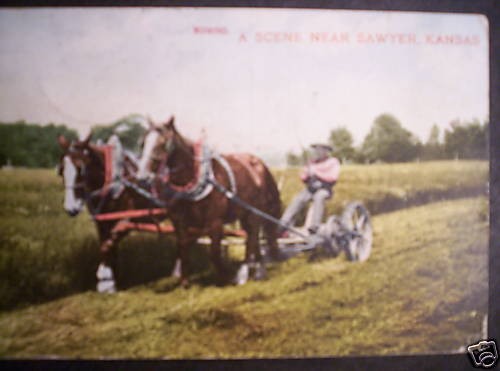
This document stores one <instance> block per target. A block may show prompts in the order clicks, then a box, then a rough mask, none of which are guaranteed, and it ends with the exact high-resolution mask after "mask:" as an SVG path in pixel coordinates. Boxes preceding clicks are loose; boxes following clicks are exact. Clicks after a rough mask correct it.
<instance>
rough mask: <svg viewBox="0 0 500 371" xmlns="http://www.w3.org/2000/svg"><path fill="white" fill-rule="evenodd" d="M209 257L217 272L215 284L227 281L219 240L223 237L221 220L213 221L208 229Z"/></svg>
mask: <svg viewBox="0 0 500 371" xmlns="http://www.w3.org/2000/svg"><path fill="white" fill-rule="evenodd" d="M209 236H210V240H211V244H210V259H211V260H212V264H213V266H214V268H215V271H216V274H217V279H216V281H217V285H223V284H225V283H226V281H227V275H228V271H227V268H226V266H225V265H224V261H223V259H222V250H221V242H222V238H223V237H224V226H223V224H222V222H220V221H219V222H214V224H213V226H212V228H211V230H210V234H209Z"/></svg>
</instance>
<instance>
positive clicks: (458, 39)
mask: <svg viewBox="0 0 500 371" xmlns="http://www.w3.org/2000/svg"><path fill="white" fill-rule="evenodd" d="M425 42H426V43H427V44H432V45H478V44H479V36H477V35H426V36H425Z"/></svg>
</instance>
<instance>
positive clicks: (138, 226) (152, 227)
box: [112, 222, 174, 233]
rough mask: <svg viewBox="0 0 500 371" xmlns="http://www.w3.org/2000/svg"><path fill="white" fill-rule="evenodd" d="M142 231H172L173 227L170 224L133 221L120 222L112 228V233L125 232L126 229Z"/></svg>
mask: <svg viewBox="0 0 500 371" xmlns="http://www.w3.org/2000/svg"><path fill="white" fill-rule="evenodd" d="M131 229H132V230H135V231H143V232H159V233H173V232H174V227H173V226H171V225H156V224H149V223H133V222H120V223H119V224H117V225H116V227H115V228H113V231H112V232H113V233H117V232H125V231H128V230H131Z"/></svg>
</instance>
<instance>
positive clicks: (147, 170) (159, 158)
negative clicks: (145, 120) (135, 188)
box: [137, 116, 193, 180]
mask: <svg viewBox="0 0 500 371" xmlns="http://www.w3.org/2000/svg"><path fill="white" fill-rule="evenodd" d="M174 121H175V118H174V116H172V117H171V118H170V119H169V120H168V121H166V122H165V123H163V124H160V125H155V124H153V123H152V122H151V121H149V129H148V131H147V132H146V134H145V136H144V140H143V144H142V155H141V158H140V160H139V165H138V171H137V178H138V179H139V180H150V179H152V178H153V177H154V176H155V175H157V174H158V172H159V171H160V167H161V166H167V165H168V163H172V161H173V158H172V157H174V156H177V157H178V154H179V152H180V153H182V154H183V155H185V156H186V157H187V159H188V160H192V158H190V157H192V156H193V153H192V149H191V146H192V143H191V141H189V140H187V139H185V138H184V137H182V136H181V135H180V134H179V133H178V132H177V129H176V128H175V125H174ZM190 163H191V161H185V162H184V164H183V166H189V164H190ZM185 170H186V169H185Z"/></svg>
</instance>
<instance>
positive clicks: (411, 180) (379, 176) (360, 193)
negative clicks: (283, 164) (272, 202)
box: [274, 161, 488, 214]
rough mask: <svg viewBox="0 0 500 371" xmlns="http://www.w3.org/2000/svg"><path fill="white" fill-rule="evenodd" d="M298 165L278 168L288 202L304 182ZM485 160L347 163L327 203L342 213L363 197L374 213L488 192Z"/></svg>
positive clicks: (285, 199) (277, 176) (335, 211)
mask: <svg viewBox="0 0 500 371" xmlns="http://www.w3.org/2000/svg"><path fill="white" fill-rule="evenodd" d="M299 170H300V169H298V168H295V169H287V170H275V171H274V174H275V177H276V180H277V181H278V183H279V184H281V198H282V201H283V202H284V204H285V205H286V204H288V203H289V202H290V201H291V199H292V197H293V196H294V195H295V194H296V193H297V192H299V191H300V190H301V189H302V187H303V185H302V184H301V182H300V180H299V177H298V174H299ZM487 181H488V163H487V162H485V161H433V162H422V163H404V164H374V165H345V166H342V167H341V172H340V178H339V181H338V182H337V185H336V186H335V196H334V198H333V199H332V200H331V201H330V202H329V203H328V210H329V213H339V212H340V211H341V210H342V209H343V207H344V206H345V205H346V204H347V203H348V202H349V201H352V200H361V201H363V203H364V204H365V205H366V206H367V207H368V209H369V210H370V212H371V213H372V214H379V213H381V212H387V211H391V210H398V209H401V208H404V207H408V206H415V205H421V204H425V203H429V202H434V201H439V200H444V199H449V198H459V197H469V196H474V195H477V194H485V192H486V189H487V185H486V184H487Z"/></svg>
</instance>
